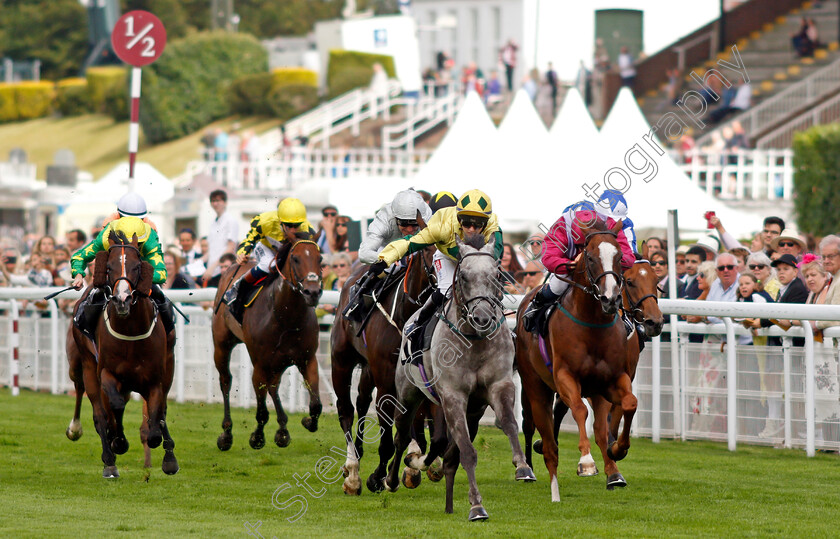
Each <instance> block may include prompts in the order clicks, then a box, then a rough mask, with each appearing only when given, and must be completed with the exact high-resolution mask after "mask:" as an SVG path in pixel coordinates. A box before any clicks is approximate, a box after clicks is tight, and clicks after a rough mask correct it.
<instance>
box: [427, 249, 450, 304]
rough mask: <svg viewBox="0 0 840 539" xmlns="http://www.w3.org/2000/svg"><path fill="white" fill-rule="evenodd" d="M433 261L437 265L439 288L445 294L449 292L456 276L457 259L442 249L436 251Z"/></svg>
mask: <svg viewBox="0 0 840 539" xmlns="http://www.w3.org/2000/svg"><path fill="white" fill-rule="evenodd" d="M432 263H433V264H434V266H435V275H436V276H437V285H438V290H440V291H441V293H443V294H447V293H448V292H449V288H450V287H451V286H452V281H453V279H454V278H455V261H454V260H452V259H451V258H449V257H448V256H446V255H444V254H442V253H441V252H440V251H435V255H434V257H433V258H432Z"/></svg>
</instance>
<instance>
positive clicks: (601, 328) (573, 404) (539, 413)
mask: <svg viewBox="0 0 840 539" xmlns="http://www.w3.org/2000/svg"><path fill="white" fill-rule="evenodd" d="M621 227H622V223H621V222H620V221H619V222H618V223H616V225H615V226H614V227H613V228H612V229H611V230H609V229H607V227H606V225H605V224H604V223H603V222H602V221H594V222H593V223H592V224H591V226H588V227H581V228H582V231H583V233H584V234H586V239H585V241H584V248H583V252H582V255H583V256H582V257H581V262H580V263H578V264H577V265H576V266H575V267H574V269H573V271H572V280H571V286H570V290H569V291H568V293H567V294H566V295H565V297H564V298H563V299H562V300H561V301H560V303H559V305H558V308H557V310H555V311H554V312H552V313H551V315H550V318H549V320H548V337H546V338H543V337H542V336H541V335H539V334H538V333H530V332H528V331H525V329H524V328H523V327H522V315H523V314H524V312H525V310H526V309H527V306H528V304H529V303H530V301H531V299H532V298H533V296H534V294H535V293H536V291H532V292H531V293H530V294H529V295H528V296H526V298H525V300H524V301H523V302H522V304H520V307H519V310H518V312H517V331H516V335H517V336H516V344H517V346H516V360H517V365H518V367H519V373H520V376H521V377H522V386H523V391H524V393H525V394H526V396H527V400H528V403H527V405H528V406H529V407H530V410H531V413H532V414H533V419H534V423H535V424H536V427H537V429H538V430H539V431H540V436H541V438H542V442H543V444H542V449H543V457H544V459H545V463H546V468H548V474H549V478H550V482H551V499H552V501H560V489H559V487H558V484H557V442H556V440H555V438H554V429H553V421H552V417H553V416H552V402H553V400H554V393H555V392H556V393H558V394H559V396H560V399H561V400H562V401H563V403H564V404H565V405H566V406H567V407H569V408H570V409H571V410H572V415H573V416H574V419H575V422H576V423H577V426H578V431H579V443H578V449H579V450H580V454H581V457H580V460H579V461H578V475H594V473H597V472H596V467H595V461H594V460H593V459H592V455H591V454H590V444H589V438H588V437H587V435H586V416H587V413H588V412H587V410H586V406H585V405H584V404H583V400H582V397H590V398H591V399H592V402H593V410H594V412H595V425H594V431H595V441H596V443H597V444H598V446H599V447H600V449H601V453H602V455H603V458H604V472H605V473H606V474H607V488H608V489H612V488H615V487H616V486H625V485H626V481H625V480H624V477H623V476H622V475H621V473H620V472H619V471H618V466H617V465H616V463H615V461H617V460H621V459H622V458H624V457H625V456H626V455H627V451H628V449H629V447H630V425H631V423H632V420H633V415H634V414H635V412H636V406H637V400H636V397H635V396H634V395H633V393H632V390H631V384H630V382H631V379H630V375H629V374H628V373H627V364H628V352H627V346H626V340H627V334H626V330H625V329H624V324H623V323H621V321H620V318H621V317H620V315H619V314H618V307H619V303H620V302H621V301H622V293H621V289H622V282H623V279H622V275H621V274H620V273H618V272H617V271H616V269H617V268H619V267H620V259H621V250H620V247H619V245H618V242H617V241H616V235H617V233H618V232H619V231H620V230H621ZM619 271H620V270H619ZM540 341H542V342H540ZM612 405H619V406H620V407H621V412H622V415H623V418H624V429H623V430H622V432H621V435H620V436H619V437H618V439H617V440H616V442H615V443H613V444H612V445H609V444H608V440H607V415H608V413H609V411H610V407H611V406H612ZM524 407H525V405H523V408H524Z"/></svg>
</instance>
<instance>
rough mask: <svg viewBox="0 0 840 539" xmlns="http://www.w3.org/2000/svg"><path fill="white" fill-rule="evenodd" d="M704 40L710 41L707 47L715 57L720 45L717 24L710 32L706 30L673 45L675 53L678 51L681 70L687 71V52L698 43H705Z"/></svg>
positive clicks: (678, 63)
mask: <svg viewBox="0 0 840 539" xmlns="http://www.w3.org/2000/svg"><path fill="white" fill-rule="evenodd" d="M704 41H706V42H708V45H706V47H705V49H707V50H708V53H709V56H708V57H709V58H714V57H715V53H716V52H717V47H718V29H717V26H713V27H712V28H711V29H710V30H709V31H708V32H705V33H703V34H701V35H699V36H697V37H695V38H694V39H691V40H689V41H687V42H685V43H679V44H678V45H675V46H673V47H671V50H673V51H674V52H675V53H677V69H679V70H680V72H685V68H686V61H685V57H686V52H687V51H690V50H692V49H693V48H694V47H696V46H697V45H699V44H701V43H703V42H704Z"/></svg>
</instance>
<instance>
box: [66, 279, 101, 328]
mask: <svg viewBox="0 0 840 539" xmlns="http://www.w3.org/2000/svg"><path fill="white" fill-rule="evenodd" d="M104 308H105V291H104V290H102V289H101V288H97V287H93V288H91V289H90V293H89V294H88V295H87V297H86V298H85V299H83V300H82V302H81V304H80V305H79V308H78V309H77V310H76V316H75V317H74V318H73V323H74V324H75V325H76V327H77V328H79V331H81V332H82V333H84V334H85V335H87V336H88V337H89V338H91V339H93V338H94V337H95V336H94V334H95V330H96V323H97V322H98V321H99V315H100V314H102V311H103V310H104Z"/></svg>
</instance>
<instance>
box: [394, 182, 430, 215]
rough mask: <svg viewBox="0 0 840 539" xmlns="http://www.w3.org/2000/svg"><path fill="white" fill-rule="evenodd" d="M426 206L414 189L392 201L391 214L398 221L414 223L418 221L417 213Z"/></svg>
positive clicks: (398, 195) (399, 194) (406, 191)
mask: <svg viewBox="0 0 840 539" xmlns="http://www.w3.org/2000/svg"><path fill="white" fill-rule="evenodd" d="M424 204H425V202H424V201H423V197H421V196H420V193H418V192H417V191H415V190H414V189H406V190H405V191H400V192H399V193H397V196H395V197H394V200H393V201H391V212H393V214H394V217H395V218H397V219H400V220H403V221H413V220H414V219H417V211H418V210H420V209H421V208H423V205H424ZM421 213H422V212H421Z"/></svg>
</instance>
